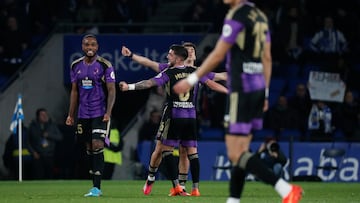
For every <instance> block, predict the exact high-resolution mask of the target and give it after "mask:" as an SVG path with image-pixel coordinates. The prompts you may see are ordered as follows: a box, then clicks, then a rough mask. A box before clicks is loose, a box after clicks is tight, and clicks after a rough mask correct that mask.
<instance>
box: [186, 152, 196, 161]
mask: <svg viewBox="0 0 360 203" xmlns="http://www.w3.org/2000/svg"><path fill="white" fill-rule="evenodd" d="M198 158H199V154H198V153H195V154H189V156H188V159H189V160H190V161H191V160H193V159H198Z"/></svg>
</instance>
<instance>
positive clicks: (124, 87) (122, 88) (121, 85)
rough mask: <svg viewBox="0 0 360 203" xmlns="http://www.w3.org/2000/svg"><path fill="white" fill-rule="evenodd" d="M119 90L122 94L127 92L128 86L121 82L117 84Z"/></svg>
mask: <svg viewBox="0 0 360 203" xmlns="http://www.w3.org/2000/svg"><path fill="white" fill-rule="evenodd" d="M119 88H120V90H121V91H123V92H124V91H128V90H129V85H128V84H127V83H126V82H124V81H121V82H119Z"/></svg>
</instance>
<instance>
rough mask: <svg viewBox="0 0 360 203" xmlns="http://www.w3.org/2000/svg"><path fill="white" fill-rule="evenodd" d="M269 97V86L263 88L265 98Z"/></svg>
mask: <svg viewBox="0 0 360 203" xmlns="http://www.w3.org/2000/svg"><path fill="white" fill-rule="evenodd" d="M268 98H269V88H266V89H265V99H268Z"/></svg>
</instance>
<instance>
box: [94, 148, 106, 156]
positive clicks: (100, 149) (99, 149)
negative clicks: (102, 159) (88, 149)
mask: <svg viewBox="0 0 360 203" xmlns="http://www.w3.org/2000/svg"><path fill="white" fill-rule="evenodd" d="M103 152H104V148H95V149H93V150H92V154H94V155H95V154H101V153H103Z"/></svg>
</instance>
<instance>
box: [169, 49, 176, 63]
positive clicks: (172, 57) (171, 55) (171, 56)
mask: <svg viewBox="0 0 360 203" xmlns="http://www.w3.org/2000/svg"><path fill="white" fill-rule="evenodd" d="M167 59H168V62H169V64H170V66H174V65H175V63H176V60H177V56H176V55H175V53H174V50H172V49H170V50H169V53H168V55H167Z"/></svg>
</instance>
